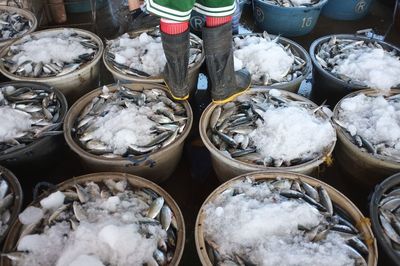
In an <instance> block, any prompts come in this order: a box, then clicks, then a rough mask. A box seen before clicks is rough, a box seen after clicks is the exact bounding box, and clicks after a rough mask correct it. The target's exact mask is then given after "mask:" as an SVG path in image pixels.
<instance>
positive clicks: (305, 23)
mask: <svg viewBox="0 0 400 266" xmlns="http://www.w3.org/2000/svg"><path fill="white" fill-rule="evenodd" d="M312 20H313V18H312V17H306V18H303V20H302V21H303V22H302V24H301V27H302V28H308V27H310V26H311V24H312Z"/></svg>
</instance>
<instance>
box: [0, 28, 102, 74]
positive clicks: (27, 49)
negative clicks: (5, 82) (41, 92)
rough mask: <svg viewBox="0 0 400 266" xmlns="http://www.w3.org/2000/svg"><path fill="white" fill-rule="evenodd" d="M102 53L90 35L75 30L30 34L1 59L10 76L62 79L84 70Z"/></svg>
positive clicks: (11, 47)
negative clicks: (55, 77)
mask: <svg viewBox="0 0 400 266" xmlns="http://www.w3.org/2000/svg"><path fill="white" fill-rule="evenodd" d="M98 51H99V47H98V44H97V43H96V42H95V41H94V40H93V39H92V38H91V37H89V36H86V35H83V34H79V33H78V32H76V31H74V30H67V29H66V30H64V31H57V32H49V33H47V32H42V33H36V34H32V35H27V36H25V37H23V38H22V39H21V41H19V42H18V43H16V44H14V45H12V46H10V49H9V51H8V53H7V54H6V55H5V56H3V57H2V58H1V60H2V62H3V64H4V66H5V68H6V70H7V71H9V72H10V73H11V74H14V75H18V76H23V77H35V78H44V77H54V76H63V75H66V74H69V73H72V72H73V71H75V70H77V69H80V68H82V67H83V66H85V65H86V64H87V63H88V62H90V61H92V60H93V58H94V57H95V56H96V54H97V53H98Z"/></svg>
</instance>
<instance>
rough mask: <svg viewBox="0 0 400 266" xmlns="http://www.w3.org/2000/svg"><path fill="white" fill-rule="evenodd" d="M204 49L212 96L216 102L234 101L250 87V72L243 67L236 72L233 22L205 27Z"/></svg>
mask: <svg viewBox="0 0 400 266" xmlns="http://www.w3.org/2000/svg"><path fill="white" fill-rule="evenodd" d="M203 41H204V50H205V53H206V63H207V69H208V75H209V78H210V81H211V97H212V100H213V102H214V103H216V104H222V103H225V102H229V101H232V100H233V99H234V98H235V97H236V96H238V95H240V94H241V93H243V92H244V91H245V90H247V89H248V88H249V87H250V82H251V76H250V73H249V72H248V71H247V70H245V69H241V70H239V71H236V72H235V68H234V66H233V50H232V23H230V22H229V23H226V24H224V25H221V26H218V27H214V28H204V29H203Z"/></svg>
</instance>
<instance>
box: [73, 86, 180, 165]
mask: <svg viewBox="0 0 400 266" xmlns="http://www.w3.org/2000/svg"><path fill="white" fill-rule="evenodd" d="M117 86H118V87H117V90H115V91H113V92H110V91H109V89H108V88H107V87H106V86H104V87H103V90H102V93H101V94H100V95H99V96H97V97H95V98H93V100H92V101H91V102H90V103H89V104H88V105H87V106H85V108H84V109H83V110H82V112H81V114H80V115H79V117H78V119H77V120H76V122H75V126H74V128H73V133H74V135H75V137H76V140H77V142H78V143H80V145H81V146H82V147H83V148H84V149H85V150H87V151H89V152H90V153H92V154H96V155H101V156H103V157H107V158H120V157H121V156H122V157H127V158H128V159H129V158H132V157H135V156H140V155H143V154H146V153H151V152H153V151H156V150H158V149H161V148H163V147H165V146H167V145H169V144H171V143H173V142H174V141H175V140H176V139H177V138H178V137H179V136H180V134H182V132H183V131H184V129H185V127H186V124H187V113H186V110H185V107H184V106H183V104H181V103H179V102H174V101H172V100H171V99H169V98H168V97H167V94H166V93H165V91H163V90H161V89H157V88H153V89H143V90H141V91H134V90H131V89H129V88H126V87H124V86H123V85H120V84H117Z"/></svg>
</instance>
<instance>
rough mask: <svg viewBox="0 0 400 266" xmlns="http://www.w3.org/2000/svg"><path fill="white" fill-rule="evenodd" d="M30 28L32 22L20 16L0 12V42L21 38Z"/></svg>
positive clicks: (14, 13) (13, 13) (4, 11)
mask: <svg viewBox="0 0 400 266" xmlns="http://www.w3.org/2000/svg"><path fill="white" fill-rule="evenodd" d="M32 26H33V25H32V21H31V20H29V19H28V18H26V17H24V16H22V15H21V14H18V13H16V12H9V11H7V10H0V41H4V40H8V39H12V38H16V37H19V36H22V35H24V33H25V32H27V31H29V29H30V28H32Z"/></svg>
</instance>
